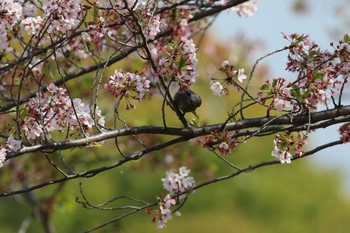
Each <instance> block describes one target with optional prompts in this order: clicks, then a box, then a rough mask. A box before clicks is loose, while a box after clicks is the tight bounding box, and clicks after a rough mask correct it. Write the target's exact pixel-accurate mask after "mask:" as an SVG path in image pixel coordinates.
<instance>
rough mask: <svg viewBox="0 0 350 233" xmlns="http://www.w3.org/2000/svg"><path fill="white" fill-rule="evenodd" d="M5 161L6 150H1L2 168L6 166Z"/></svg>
mask: <svg viewBox="0 0 350 233" xmlns="http://www.w3.org/2000/svg"><path fill="white" fill-rule="evenodd" d="M5 160H6V149H5V148H0V167H2V166H3V165H4V162H5Z"/></svg>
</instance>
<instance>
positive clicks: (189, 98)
mask: <svg viewBox="0 0 350 233" xmlns="http://www.w3.org/2000/svg"><path fill="white" fill-rule="evenodd" d="M174 101H175V103H176V105H177V106H178V108H179V109H180V110H181V111H182V112H183V114H185V113H186V112H192V113H193V114H194V115H195V116H196V117H197V118H198V119H199V117H198V115H197V114H196V112H195V110H196V108H198V107H199V106H201V104H202V99H201V97H200V96H199V95H197V94H196V93H194V92H193V91H191V90H190V89H187V88H186V89H183V88H180V89H179V90H178V91H177V92H176V93H175V95H174Z"/></svg>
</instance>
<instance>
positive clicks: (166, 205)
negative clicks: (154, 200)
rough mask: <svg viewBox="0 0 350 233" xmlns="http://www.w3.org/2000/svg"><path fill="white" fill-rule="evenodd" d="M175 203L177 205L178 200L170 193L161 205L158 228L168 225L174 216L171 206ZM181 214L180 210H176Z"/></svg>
mask: <svg viewBox="0 0 350 233" xmlns="http://www.w3.org/2000/svg"><path fill="white" fill-rule="evenodd" d="M174 205H176V200H175V199H173V198H171V196H170V194H167V195H166V196H165V198H164V200H163V201H162V202H161V204H160V206H159V211H160V216H159V219H158V224H157V228H158V229H162V228H164V227H165V226H166V225H165V223H166V222H167V221H169V220H171V219H172V218H173V217H172V216H171V214H172V210H171V209H170V208H171V206H174ZM179 214H180V213H179V211H176V215H177V216H179Z"/></svg>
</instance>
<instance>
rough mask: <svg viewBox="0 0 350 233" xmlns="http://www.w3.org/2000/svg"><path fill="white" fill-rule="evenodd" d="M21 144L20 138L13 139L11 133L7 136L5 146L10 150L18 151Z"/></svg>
mask: <svg viewBox="0 0 350 233" xmlns="http://www.w3.org/2000/svg"><path fill="white" fill-rule="evenodd" d="M21 144H22V142H21V140H16V139H14V138H13V136H12V134H11V135H10V136H9V137H8V138H7V144H6V146H7V147H8V148H9V150H10V151H18V150H19V149H21Z"/></svg>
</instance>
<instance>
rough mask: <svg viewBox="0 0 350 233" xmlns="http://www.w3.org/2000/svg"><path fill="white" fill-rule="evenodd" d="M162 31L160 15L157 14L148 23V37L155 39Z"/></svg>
mask: <svg viewBox="0 0 350 233" xmlns="http://www.w3.org/2000/svg"><path fill="white" fill-rule="evenodd" d="M159 32H160V16H159V15H156V16H153V17H152V18H151V19H150V20H149V23H148V25H147V32H146V35H147V38H148V39H151V40H154V38H155V37H156V35H157V34H158V33H159Z"/></svg>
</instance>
